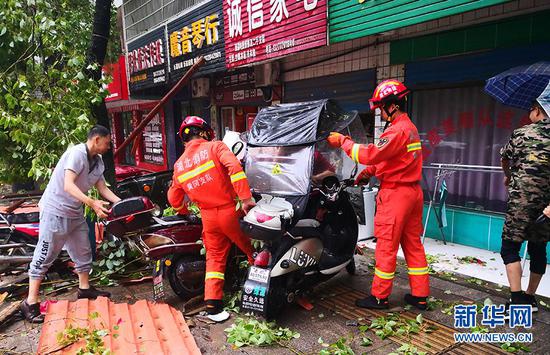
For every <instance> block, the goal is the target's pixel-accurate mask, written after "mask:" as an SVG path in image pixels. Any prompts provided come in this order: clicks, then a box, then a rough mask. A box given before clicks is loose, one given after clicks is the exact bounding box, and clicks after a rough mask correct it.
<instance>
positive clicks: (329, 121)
mask: <svg viewBox="0 0 550 355" xmlns="http://www.w3.org/2000/svg"><path fill="white" fill-rule="evenodd" d="M356 117H357V111H350V112H346V111H344V110H342V109H341V108H340V106H339V105H338V104H337V103H336V102H335V101H333V100H330V99H324V100H316V101H308V102H298V103H289V104H279V105H274V106H270V107H266V108H263V109H262V110H261V111H260V112H259V113H258V115H257V116H256V118H255V119H254V123H253V124H252V128H251V129H250V131H249V132H247V134H246V135H243V140H245V141H246V142H247V143H248V144H249V145H253V146H264V147H269V146H278V147H282V146H293V145H306V144H312V143H315V142H318V141H321V140H324V139H326V138H327V137H328V136H329V134H330V132H332V131H335V132H338V131H341V130H342V129H344V128H345V127H347V126H348V125H349V124H350V123H351V122H352V121H353V120H354V119H355V118H356Z"/></svg>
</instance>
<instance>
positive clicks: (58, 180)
mask: <svg viewBox="0 0 550 355" xmlns="http://www.w3.org/2000/svg"><path fill="white" fill-rule="evenodd" d="M67 169H69V170H72V171H74V172H75V173H76V174H77V177H76V181H75V184H76V186H78V188H79V189H80V191H82V192H83V193H84V194H86V193H88V190H90V188H92V186H94V185H95V184H96V183H97V182H98V181H99V179H102V180H104V178H103V172H104V171H105V166H104V165H103V159H102V158H101V155H96V156H95V157H94V158H93V159H91V160H88V153H87V151H86V144H84V143H82V144H78V145H75V146H73V147H71V148H69V149H67V151H66V152H65V153H63V155H62V156H61V159H59V162H58V163H57V165H56V166H55V169H54V171H53V174H52V177H51V179H50V182H49V183H48V186H47V187H46V190H45V191H44V194H43V195H42V198H41V199H40V202H39V206H40V211H48V212H49V213H51V214H53V215H56V216H59V217H67V218H82V216H83V214H84V210H83V208H82V202H80V201H78V200H77V199H76V198H74V197H72V196H71V195H70V194H69V193H68V192H65V189H64V185H65V170H67Z"/></svg>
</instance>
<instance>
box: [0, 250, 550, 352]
mask: <svg viewBox="0 0 550 355" xmlns="http://www.w3.org/2000/svg"><path fill="white" fill-rule="evenodd" d="M373 258H374V254H373V252H372V250H369V249H366V250H365V254H364V255H357V256H356V261H357V273H356V275H355V276H351V275H348V274H347V273H346V272H345V271H342V272H341V273H340V274H339V275H337V276H336V277H334V278H333V279H332V280H329V281H328V282H326V283H323V284H321V285H320V287H318V289H316V290H315V291H314V293H313V295H312V296H311V300H312V303H313V304H314V309H313V310H311V311H306V310H304V309H302V308H300V307H299V306H297V305H290V306H288V307H287V308H286V309H285V310H284V311H283V313H282V314H281V316H280V317H279V319H278V320H277V323H278V325H280V326H282V327H288V328H290V329H292V330H294V331H297V332H299V333H300V338H299V339H294V340H292V341H291V342H290V343H289V345H290V347H291V348H292V349H293V350H292V351H294V352H295V353H300V354H318V353H319V351H320V350H322V349H323V347H322V346H321V344H319V342H318V340H319V338H322V339H323V341H324V342H325V343H329V344H330V343H333V342H335V341H337V340H338V339H339V338H341V337H347V336H352V335H354V336H355V337H354V340H353V342H352V343H351V348H352V349H353V350H354V351H355V353H356V354H361V353H363V352H369V353H373V354H384V355H385V354H388V353H390V352H392V351H395V350H396V349H398V348H399V347H400V346H401V344H400V343H399V342H398V341H395V339H390V338H387V339H384V340H381V339H379V338H378V337H377V336H376V335H375V334H374V333H372V332H371V331H367V333H366V334H365V336H368V337H369V338H371V339H372V340H373V344H372V345H371V346H369V347H363V346H361V337H362V336H360V335H359V329H358V327H357V326H356V325H346V324H353V322H349V319H348V318H349V317H347V318H346V317H344V316H343V315H342V314H339V313H337V312H335V311H334V310H330V309H327V308H325V307H323V306H321V303H323V302H322V301H323V300H322V299H323V298H325V299H326V298H327V297H331V296H333V297H334V296H338V295H337V294H336V293H335V290H337V289H338V288H340V289H341V288H342V286H345V287H350V288H352V289H353V290H357V291H362V292H366V293H368V291H369V290H370V284H371V281H372V274H373V272H372V269H371V266H370V265H369V264H370V263H371V262H372V261H373ZM467 280H468V277H466V278H465V277H461V276H459V275H457V274H454V273H441V274H440V275H433V276H432V277H431V279H430V283H431V290H432V296H433V297H434V298H436V299H437V302H436V303H434V304H435V309H433V310H430V311H425V312H422V313H423V316H424V319H425V320H427V321H434V322H437V323H439V324H441V325H443V326H447V327H451V328H452V327H453V325H454V319H453V315H452V313H451V314H445V313H443V312H442V310H444V309H445V308H448V307H450V306H451V305H453V303H455V302H456V303H464V302H470V303H472V302H481V303H482V302H483V301H484V300H486V299H487V298H490V299H491V300H492V302H493V303H495V304H501V303H502V304H503V303H504V302H505V301H506V297H507V290H506V289H505V288H499V286H498V285H494V284H490V283H486V282H481V284H480V285H479V284H477V283H470V282H469V281H467ZM499 289H502V291H497V290H499ZM108 290H109V291H111V292H112V293H113V298H112V299H113V300H114V301H119V302H120V301H123V302H129V303H132V302H135V301H137V300H140V299H149V300H152V285H151V284H150V283H148V282H147V283H143V284H140V285H132V286H128V287H113V288H109V289H108ZM357 291H353V293H354V294H356V293H357ZM407 292H409V285H408V279H407V270H406V267H405V266H404V260H403V259H399V266H398V268H397V270H396V278H395V280H394V289H393V293H392V295H391V297H390V304H391V307H392V309H391V311H396V312H397V311H403V310H404V309H403V307H404V306H405V304H404V302H403V296H404V294H405V293H407ZM58 298H59V299H71V300H74V299H76V294H75V292H74V291H73V292H70V293H67V294H64V295H62V296H60V297H58ZM336 298H338V297H336ZM348 298H349V297H348ZM167 302H168V303H169V304H171V305H172V306H174V307H176V308H177V309H179V310H182V309H183V303H182V302H181V301H179V300H178V299H177V297H175V296H174V295H172V296H170V297H169V299H168V300H167ZM545 302H546V303H547V304H550V302H548V299H545ZM539 308H540V311H539V313H538V314H536V315H535V321H534V324H533V327H532V328H531V329H527V330H525V331H527V332H532V333H533V340H534V341H533V343H532V344H527V345H528V346H529V347H530V349H531V351H532V353H534V354H548V353H550V343H549V342H548V339H547V336H548V334H550V310H549V309H547V308H545V307H539ZM349 311H350V312H353V311H355V307H354V306H353V305H352V304H351V302H350V305H349ZM410 312H413V313H419V312H418V311H416V310H410ZM239 316H241V315H235V314H233V315H232V318H230V319H229V320H228V321H226V322H225V323H222V324H207V323H204V322H203V321H201V320H200V319H199V318H194V319H192V320H188V323H189V324H190V327H192V325H193V324H194V325H195V326H194V327H192V328H191V333H192V334H193V336H194V338H195V341H196V342H197V345H198V346H199V348H200V349H201V351H202V352H203V353H204V354H234V353H245V354H288V353H290V352H291V350H289V349H288V348H284V347H280V346H273V347H263V348H256V347H245V348H242V349H238V350H234V349H232V348H231V345H229V344H228V343H227V342H226V336H225V333H224V329H226V328H228V327H229V326H230V325H231V324H232V323H233V320H234V319H235V318H236V317H239ZM362 322H365V323H366V324H369V323H370V322H369V321H368V320H367V319H363V320H362ZM478 322H479V319H478ZM40 329H41V326H40V325H31V324H28V323H24V322H23V321H17V322H15V323H12V324H11V325H10V326H8V327H7V328H6V329H2V330H0V353H1V352H2V350H9V351H11V352H13V353H18V354H23V353H34V352H35V351H36V346H37V344H38V337H39V334H40ZM497 331H498V332H509V331H510V329H509V328H506V327H499V328H496V329H495V330H491V332H497ZM517 331H518V330H515V331H514V332H517ZM427 335H428V334H424V336H427ZM434 335H435V334H434ZM430 336H431V335H430ZM425 338H426V339H427V340H425V342H427V343H429V342H430V337H425ZM451 345H453V344H449V346H450V347H449V348H448V349H449V350H448V351H444V352H442V353H459V351H458V349H455V348H453V347H452V346H451ZM497 346H500V344H497ZM494 349H497V350H500V349H499V348H494Z"/></svg>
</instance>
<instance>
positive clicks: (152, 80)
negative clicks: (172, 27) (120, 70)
mask: <svg viewBox="0 0 550 355" xmlns="http://www.w3.org/2000/svg"><path fill="white" fill-rule="evenodd" d="M127 58H128V60H127V63H128V73H129V75H130V80H129V86H130V91H134V90H139V89H143V88H148V87H154V86H159V85H164V84H165V83H166V82H167V81H168V67H167V57H166V42H165V40H164V27H161V28H158V29H156V30H154V31H151V32H149V33H147V34H146V35H144V36H142V37H140V38H138V39H137V40H135V41H132V42H130V43H128V54H127Z"/></svg>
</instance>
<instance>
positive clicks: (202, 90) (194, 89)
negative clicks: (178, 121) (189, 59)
mask: <svg viewBox="0 0 550 355" xmlns="http://www.w3.org/2000/svg"><path fill="white" fill-rule="evenodd" d="M191 95H192V97H194V98H196V97H209V96H210V79H209V78H197V79H193V80H192V81H191Z"/></svg>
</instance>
